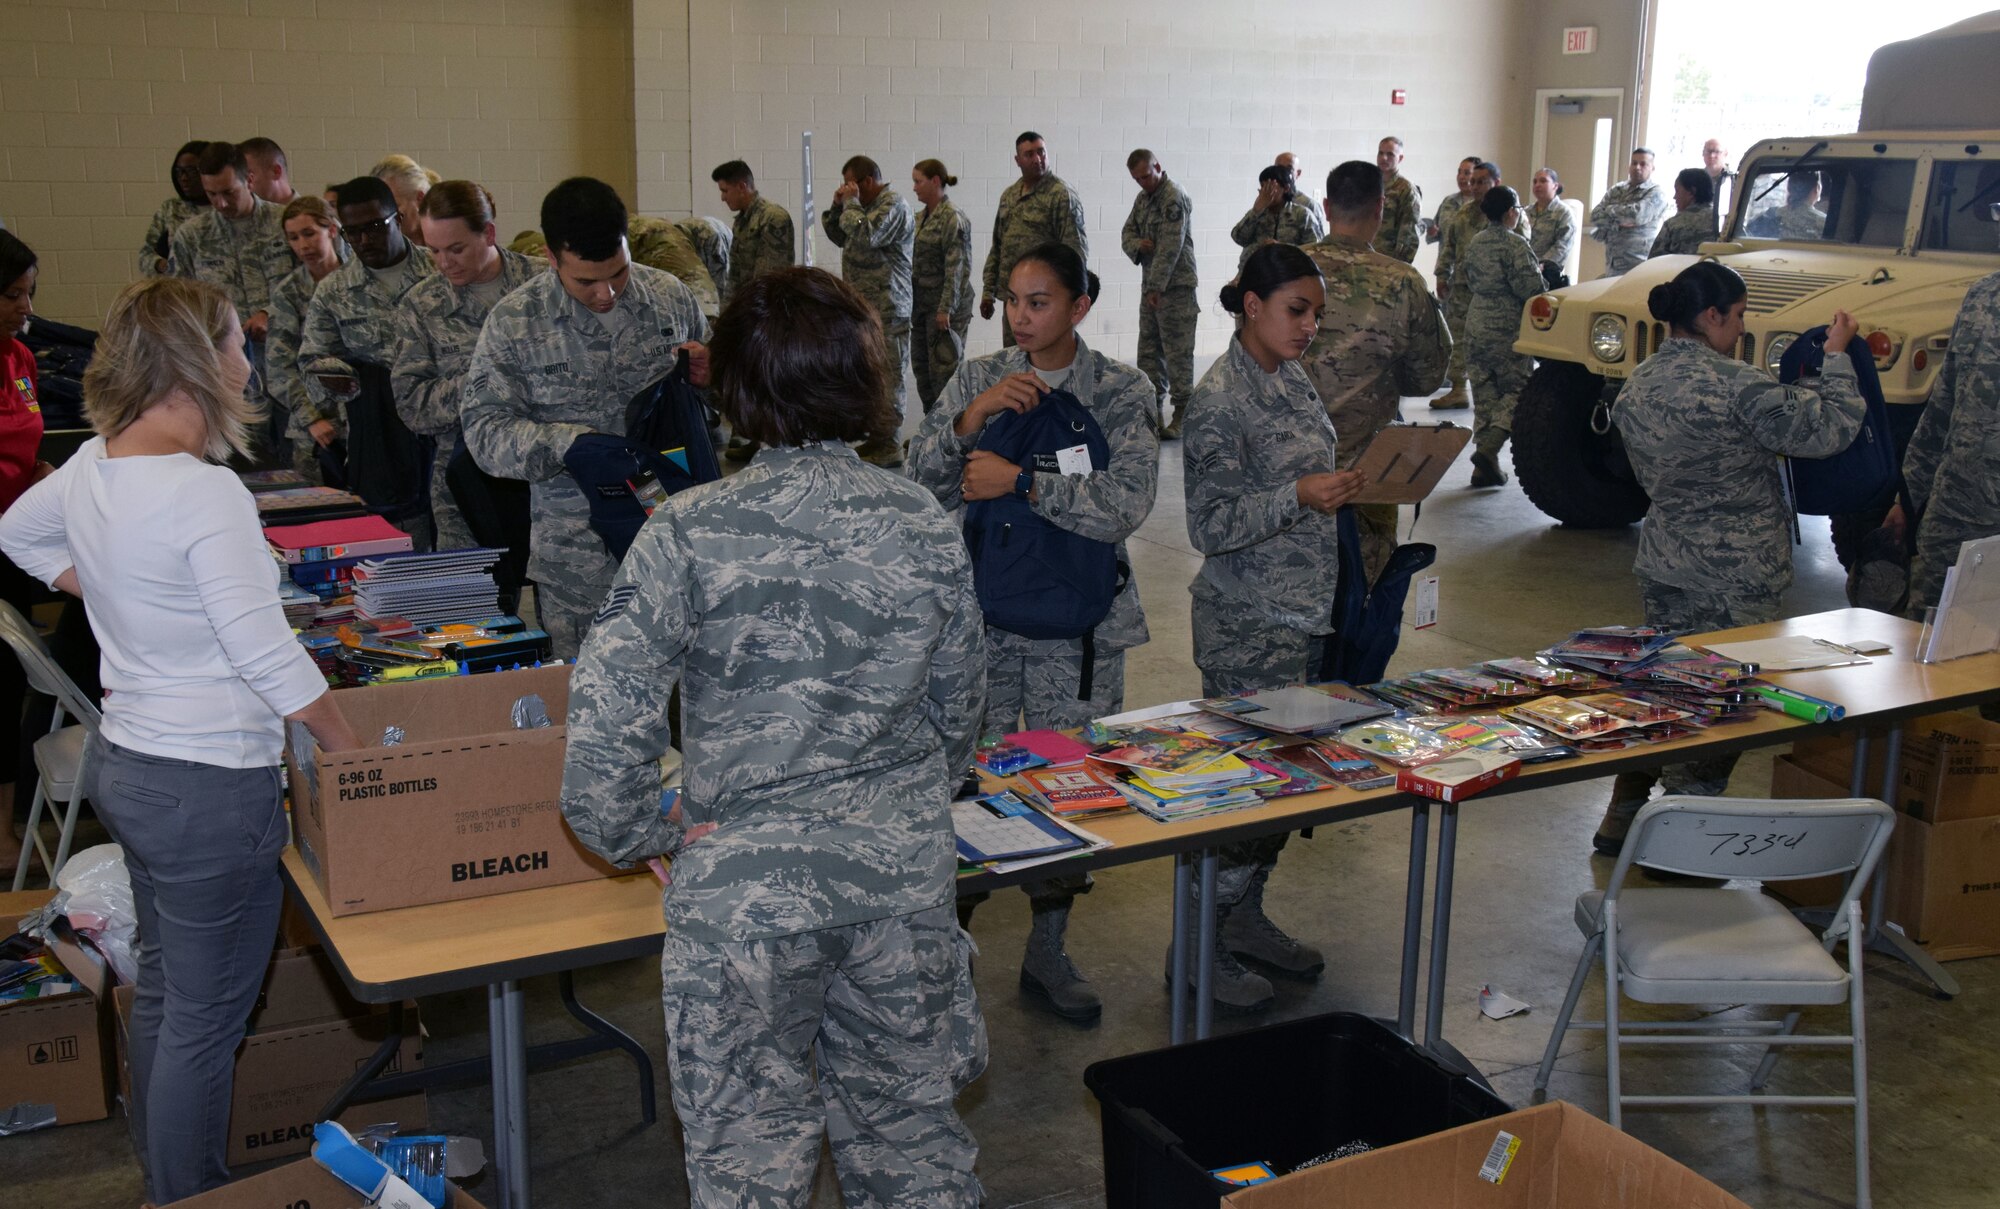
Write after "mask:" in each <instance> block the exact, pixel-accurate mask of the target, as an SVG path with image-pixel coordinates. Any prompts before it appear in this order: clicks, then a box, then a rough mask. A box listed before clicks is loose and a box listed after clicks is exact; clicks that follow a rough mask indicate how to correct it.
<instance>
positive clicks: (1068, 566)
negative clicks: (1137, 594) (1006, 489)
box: [965, 390, 1131, 700]
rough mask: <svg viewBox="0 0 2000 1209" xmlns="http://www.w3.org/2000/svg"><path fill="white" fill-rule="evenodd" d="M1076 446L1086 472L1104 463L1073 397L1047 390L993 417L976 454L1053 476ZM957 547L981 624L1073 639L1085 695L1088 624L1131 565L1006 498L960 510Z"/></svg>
mask: <svg viewBox="0 0 2000 1209" xmlns="http://www.w3.org/2000/svg"><path fill="white" fill-rule="evenodd" d="M1078 445H1081V446H1084V447H1085V448H1086V449H1087V450H1089V452H1090V468H1091V470H1092V471H1093V472H1102V471H1103V470H1104V468H1105V467H1106V466H1107V465H1109V464H1110V462H1111V445H1110V443H1109V442H1107V441H1106V440H1105V439H1104V429H1103V428H1101V427H1100V426H1099V425H1098V423H1097V417H1095V416H1093V415H1091V414H1090V411H1089V409H1088V408H1086V407H1084V405H1083V404H1082V403H1081V402H1079V401H1078V400H1077V397H1076V396H1075V395H1072V394H1070V393H1069V392H1068V391H1066V390H1052V391H1049V392H1048V393H1046V394H1044V395H1043V396H1042V401H1041V403H1040V404H1038V405H1037V406H1035V407H1034V408H1032V409H1030V410H1029V411H1027V412H1025V413H1023V412H1012V411H1003V412H1001V413H1000V414H999V415H997V416H995V417H994V418H993V419H992V420H991V421H989V422H988V423H987V425H986V429H985V431H984V432H982V433H980V436H979V445H978V448H980V449H984V450H988V451H990V452H992V453H994V454H996V455H998V456H1000V457H1002V458H1005V459H1006V460H1008V461H1009V462H1012V463H1014V464H1015V465H1016V466H1019V467H1021V469H1023V470H1034V471H1048V472H1050V473H1055V472H1056V471H1057V459H1056V454H1057V452H1058V451H1060V450H1064V449H1072V448H1075V447H1076V446H1078ZM965 545H966V548H967V549H968V550H969V551H970V552H971V554H972V579H973V583H974V585H975V586H976V587H977V589H978V592H979V609H980V611H981V612H982V613H983V614H985V617H986V624H987V625H989V626H992V627H993V628H995V629H999V630H1005V631H1007V632H1008V633H1010V634H1019V635H1021V636H1022V637H1023V638H1081V639H1082V640H1083V680H1082V684H1081V685H1080V688H1079V691H1078V693H1077V699H1078V700H1086V699H1088V698H1089V696H1090V684H1091V676H1092V665H1093V663H1094V662H1095V659H1096V641H1095V631H1096V629H1097V625H1098V623H1099V622H1101V621H1103V620H1104V618H1105V617H1106V616H1107V615H1108V614H1109V613H1110V612H1111V602H1112V601H1113V600H1114V599H1116V598H1117V596H1118V593H1119V592H1120V591H1121V590H1122V589H1123V588H1124V586H1125V583H1126V581H1127V580H1129V579H1130V578H1131V569H1130V568H1129V567H1126V566H1125V565H1124V564H1122V563H1120V562H1119V561H1118V547H1117V546H1116V545H1114V544H1112V543H1111V542H1101V541H1096V540H1094V539H1091V538H1088V537H1083V536H1081V535H1079V534H1076V533H1071V532H1070V531H1069V530H1067V529H1064V528H1061V527H1059V526H1057V525H1055V524H1052V523H1050V522H1049V521H1048V520H1047V519H1046V518H1045V517H1042V516H1040V515H1039V514H1037V513H1036V512H1035V509H1034V506H1033V505H1032V504H1030V503H1029V502H1028V501H1027V500H1025V499H1022V498H1021V497H1020V496H1018V495H1013V494H1008V495H1004V496H1001V497H1000V498H999V499H992V500H975V501H973V502H971V503H969V504H967V505H966V507H965Z"/></svg>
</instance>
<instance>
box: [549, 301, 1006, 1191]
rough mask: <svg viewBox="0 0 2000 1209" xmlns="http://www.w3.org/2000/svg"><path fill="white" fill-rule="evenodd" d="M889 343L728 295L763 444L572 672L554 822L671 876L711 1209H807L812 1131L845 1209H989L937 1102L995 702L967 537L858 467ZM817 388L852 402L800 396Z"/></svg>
mask: <svg viewBox="0 0 2000 1209" xmlns="http://www.w3.org/2000/svg"><path fill="white" fill-rule="evenodd" d="M875 326H876V320H875V318H874V316H873V314H872V313H871V311H870V309H869V307H868V305H867V304H866V303H864V302H863V301H862V299H861V298H860V297H859V296H858V295H856V294H855V293H854V291H853V290H851V289H849V288H847V287H845V286H843V285H842V284H841V283H840V282H838V281H837V280H835V279H834V278H833V277H832V276H831V275H830V274H828V273H825V272H823V271H821V270H817V269H795V270H786V271H783V272H779V273H775V274H767V275H765V276H763V277H760V278H758V279H756V280H755V281H753V282H751V283H749V284H747V285H746V286H745V287H744V292H743V293H741V294H739V295H738V296H737V298H736V300H735V304H734V305H733V306H732V307H731V308H730V310H729V313H728V314H727V315H726V316H725V317H724V319H723V321H722V323H721V324H719V325H718V327H717V330H716V345H715V361H716V367H717V370H718V381H717V395H718V399H719V401H720V403H721V406H722V409H723V411H724V413H725V414H726V415H728V416H729V419H730V422H731V424H732V425H733V426H736V427H738V428H739V429H741V430H743V431H746V432H748V433H750V434H752V435H753V436H755V437H757V438H758V439H759V440H760V441H762V442H763V443H764V449H763V451H762V452H761V453H759V454H758V455H757V457H756V459H755V460H754V461H753V462H752V463H751V464H750V466H749V467H748V468H746V469H745V470H743V471H742V472H741V473H739V474H737V475H734V476H733V477H730V478H727V479H724V480H722V481H720V482H717V483H711V484H708V485H706V486H703V487H697V488H694V489H692V490H689V491H684V492H681V493H680V494H678V495H676V496H674V497H673V498H671V499H669V500H667V501H666V502H665V503H664V504H663V505H661V507H660V509H659V510H658V511H657V512H656V513H655V514H654V516H653V518H652V520H651V521H650V522H649V523H648V524H647V525H646V527H645V528H644V529H643V530H642V531H641V532H640V534H639V537H638V540H637V541H635V542H634V543H633V544H632V550H631V553H630V554H629V555H628V556H627V557H626V560H625V565H624V567H623V568H622V569H621V570H620V571H619V573H618V577H617V581H616V586H615V587H614V588H613V590H612V592H611V594H610V596H609V598H608V599H607V600H606V601H605V603H604V606H603V608H602V609H601V610H599V612H598V614H597V620H596V625H595V628H594V629H593V630H592V632H591V635H590V638H589V640H588V641H586V642H585V644H584V648H583V654H582V657H581V658H580V659H579V660H578V662H577V667H576V674H575V676H574V678H573V679H572V681H571V686H570V710H569V752H568V757H567V761H566V765H565V768H564V771H563V791H562V808H563V814H564V816H565V817H566V818H567V819H568V820H569V824H570V826H571V828H572V829H573V830H574V831H575V832H576V834H577V837H578V838H579V839H581V840H582V841H583V843H584V844H585V845H587V846H588V847H589V848H591V849H592V850H593V851H595V852H598V853H600V854H601V855H603V856H604V857H605V858H606V859H608V860H611V861H614V862H616V863H618V864H620V865H626V866H632V865H637V864H639V863H641V862H643V861H645V860H647V859H648V858H650V857H653V856H655V855H659V854H669V855H671V856H672V857H673V869H672V881H671V883H670V884H669V885H668V887H667V890H666V893H665V895H664V912H665V917H666V930H667V937H666V941H665V944H664V947H663V952H662V955H661V960H660V973H661V983H662V993H661V999H662V1006H663V1009H664V1014H665V1018H666V1032H667V1043H668V1057H669V1064H670V1070H671V1072H672V1087H673V1096H674V1109H675V1113H676V1115H677V1116H678V1117H679V1118H680V1122H681V1128H682V1131H683V1136H684V1141H685V1147H686V1152H687V1176H688V1186H689V1198H688V1201H689V1204H691V1205H693V1206H696V1207H697V1209H722V1207H724V1206H727V1207H730V1209H738V1207H746V1206H750V1207H757V1209H765V1207H769V1209H789V1207H793V1206H800V1205H803V1204H804V1203H805V1201H806V1199H807V1197H808V1196H809V1194H810V1191H811V1187H812V1182H813V1172H814V1168H815V1166H816V1165H817V1163H818V1160H819V1152H820V1145H821V1139H822V1137H825V1138H826V1139H827V1140H828V1141H830V1142H831V1144H832V1149H833V1157H834V1163H835V1166H836V1167H837V1168H838V1169H839V1173H840V1185H841V1193H842V1197H843V1199H844V1200H845V1202H846V1204H848V1205H850V1206H854V1207H856V1209H889V1207H892V1206H893V1207H896V1209H902V1207H905V1206H916V1205H922V1206H938V1207H941V1209H971V1207H973V1206H976V1205H978V1204H979V1203H980V1202H981V1200H982V1198H983V1193H982V1190H981V1188H980V1186H979V1181H978V1178H977V1177H976V1176H975V1175H974V1174H973V1163H974V1159H975V1158H976V1156H977V1147H976V1145H975V1143H974V1141H973V1138H972V1136H971V1134H970V1133H969V1132H968V1131H967V1130H966V1128H965V1125H964V1123H963V1122H962V1121H961V1120H960V1119H959V1117H958V1114H957V1112H956V1111H955V1109H954V1105H953V1102H954V1099H955V1097H956V1096H957V1094H958V1092H959V1091H960V1090H962V1089H963V1088H964V1087H965V1086H966V1085H968V1084H969V1083H970V1082H971V1081H972V1080H973V1079H974V1078H977V1077H978V1075H979V1074H980V1072H981V1071H982V1070H983V1069H984V1067H985V1063H986V1032H985V1025H984V1022H983V1020H982V1019H981V1017H980V1013H979V1006H978V1002H977V999H976V997H975V995H974V991H973V985H972V976H971V967H970V956H971V942H970V939H969V938H968V937H967V936H966V935H965V934H964V933H963V932H962V931H961V930H960V929H959V928H958V927H957V925H956V922H955V920H954V919H953V916H952V908H951V899H952V895H953V892H954V881H955V873H956V869H957V863H956V859H955V854H954V847H953V839H952V827H951V820H950V815H949V812H948V803H949V802H950V800H951V797H952V793H953V791H954V790H955V789H956V787H957V785H958V782H959V778H960V777H961V776H962V775H963V774H964V770H965V769H966V768H967V767H969V766H970V764H971V760H972V752H973V747H974V744H975V742H976V740H977V736H978V724H979V716H980V710H981V706H982V704H983V702H984V700H985V683H984V668H983V663H982V660H981V658H980V629H981V626H980V618H979V602H978V598H977V596H976V594H975V593H974V591H973V587H972V575H971V568H970V567H969V566H968V565H967V557H966V552H965V544H964V541H963V539H962V538H961V537H960V536H959V533H958V528H957V526H956V525H954V524H953V523H952V522H951V520H950V518H948V517H947V516H945V514H944V513H943V511H942V510H940V509H939V508H938V506H937V503H936V502H935V501H934V500H932V499H931V498H930V496H929V495H928V494H927V493H926V492H925V491H924V490H923V489H922V488H921V487H919V486H917V485H916V484H914V483H911V482H909V481H907V480H905V479H903V478H902V477H901V476H898V475H895V474H891V473H889V472H888V471H885V470H882V469H879V468H877V467H874V466H870V465H867V464H865V463H863V462H862V461H861V460H860V459H859V458H857V457H856V456H855V455H854V453H853V452H852V451H851V450H849V449H848V448H847V446H846V444H845V442H847V441H851V440H855V439H859V438H864V437H869V436H880V435H882V434H883V433H887V432H893V431H894V428H893V424H894V417H893V416H892V415H890V414H889V412H888V407H887V401H888V394H889V392H888V382H887V381H886V378H885V376H884V373H883V369H882V365H881V361H880V358H879V354H875V353H872V352H870V351H869V347H868V346H869V345H871V344H873V343H874V341H875V339H877V337H876V336H875V335H874V334H873V332H872V330H871V329H873V328H874V327H875ZM771 365H776V366H779V367H784V368H781V369H779V370H778V371H776V375H777V376H775V377H770V378H767V377H766V371H765V369H764V367H766V366H771ZM830 382H831V383H838V384H842V385H844V386H846V387H847V388H848V390H849V392H850V397H849V399H848V400H847V403H848V405H847V406H843V407H840V408H837V409H836V408H832V407H824V406H822V407H820V408H818V409H809V408H808V407H801V406H798V405H797V404H795V403H794V402H793V401H794V400H799V399H812V400H819V399H820V398H821V397H822V395H823V394H824V392H825V390H826V384H827V383H830ZM793 441H797V442H798V443H797V444H793V443H791V442H793ZM677 683H680V684H681V685H682V691H683V692H684V693H685V698H684V700H685V706H684V711H683V717H684V718H685V719H686V729H685V732H684V742H685V745H686V762H685V765H684V768H685V781H684V784H683V786H682V790H681V793H680V797H679V802H678V804H677V805H676V806H675V807H674V808H673V810H672V811H671V812H667V813H663V812H662V810H661V793H660V759H661V757H663V756H664V755H666V754H667V751H668V732H667V726H666V721H665V719H666V716H667V709H668V701H669V699H670V697H671V695H672V693H673V691H674V687H675V685H676V684H677Z"/></svg>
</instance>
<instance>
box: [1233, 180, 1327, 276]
mask: <svg viewBox="0 0 2000 1209" xmlns="http://www.w3.org/2000/svg"><path fill="white" fill-rule="evenodd" d="M1325 234H1326V223H1325V222H1324V221H1323V220H1322V219H1321V218H1320V216H1319V213H1318V212H1317V211H1315V210H1314V209H1313V208H1312V207H1311V206H1310V205H1308V204H1307V203H1305V202H1304V201H1302V200H1300V198H1299V195H1298V190H1297V189H1296V188H1294V187H1293V182H1292V172H1291V169H1289V168H1281V167H1279V166H1278V165H1276V164H1273V165H1271V166H1270V167H1269V168H1266V169H1264V170H1263V171H1262V172H1260V173H1258V174H1257V200H1256V202H1255V203H1253V204H1252V205H1251V207H1250V209H1249V212H1248V213H1246V214H1244V215H1243V217H1242V218H1240V219H1238V220H1237V221H1236V225H1235V226H1233V227H1231V228H1230V229H1229V238H1231V239H1233V240H1235V241H1236V242H1237V244H1238V245H1239V246H1241V247H1242V249H1243V251H1242V252H1241V253H1240V254H1238V256H1237V257H1236V267H1237V268H1238V269H1241V268H1242V267H1243V262H1244V261H1246V260H1249V259H1250V254H1251V253H1253V252H1255V251H1256V250H1257V249H1258V248H1261V247H1263V246H1264V245H1265V244H1267V243H1288V244H1291V245H1292V246H1293V247H1298V246H1300V245H1302V244H1309V243H1311V242H1312V241H1313V240H1315V239H1318V238H1319V237H1320V236H1322V235H1325Z"/></svg>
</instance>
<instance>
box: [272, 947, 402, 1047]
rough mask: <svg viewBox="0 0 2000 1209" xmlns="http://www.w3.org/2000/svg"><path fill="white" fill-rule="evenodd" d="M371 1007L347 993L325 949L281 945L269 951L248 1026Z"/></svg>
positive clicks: (307, 1020) (306, 1020)
mask: <svg viewBox="0 0 2000 1209" xmlns="http://www.w3.org/2000/svg"><path fill="white" fill-rule="evenodd" d="M372 1010H374V1009H372V1008H371V1007H370V1006H369V1005H368V1004H365V1003H363V1002H361V1001H360V1000H359V999H356V998H355V997H354V996H352V995H350V994H348V992H347V984H346V983H344V982H342V981H341V980H340V972H339V971H338V970H335V969H334V968H333V962H332V960H330V959H329V958H328V957H327V955H326V950H324V949H321V948H319V947H318V946H312V947H307V948H296V949H294V948H282V949H279V950H277V951H276V952H274V953H272V954H271V965H270V968H269V969H267V970H265V971H264V985H263V986H262V987H260V988H258V991H257V1004H256V1006H255V1007H253V1008H251V1009H250V1021H249V1025H248V1028H249V1030H250V1031H251V1032H253V1033H257V1032H263V1031H265V1030H268V1029H279V1028H289V1027H291V1026H292V1025H296V1024H312V1023H314V1022H315V1021H320V1020H340V1019H344V1018H346V1017H349V1016H361V1015H365V1014H366V1013H368V1012H370V1011H372Z"/></svg>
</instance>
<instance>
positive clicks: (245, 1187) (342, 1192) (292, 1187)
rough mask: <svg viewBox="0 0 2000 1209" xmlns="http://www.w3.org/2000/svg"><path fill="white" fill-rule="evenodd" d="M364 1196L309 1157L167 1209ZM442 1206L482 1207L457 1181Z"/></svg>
mask: <svg viewBox="0 0 2000 1209" xmlns="http://www.w3.org/2000/svg"><path fill="white" fill-rule="evenodd" d="M367 1205H368V1198H366V1197H364V1196H362V1195H361V1194H360V1193H358V1192H356V1191H355V1190H354V1189H352V1188H349V1187H348V1186H347V1185H345V1184H343V1183H341V1182H340V1181H339V1180H337V1179H335V1178H333V1176H331V1175H329V1174H327V1171H326V1169H325V1168H323V1167H321V1166H320V1165H319V1164H317V1163H315V1162H313V1161H312V1160H311V1159H300V1160H299V1161H298V1162H296V1163H287V1164H285V1165H284V1166H283V1167H273V1168H272V1169H271V1170H269V1171H264V1172H259V1173H258V1174H256V1175H253V1176H250V1177H248V1178H246V1179H241V1180H237V1181H236V1182H234V1183H231V1184H224V1185H223V1186H222V1187H220V1188H214V1189H210V1190H209V1191H207V1192H204V1193H202V1194H200V1195H199V1196H191V1197H189V1198H187V1199H186V1200H184V1201H175V1202H174V1203H173V1204H171V1205H169V1206H167V1209H300V1206H308V1207H309V1209H367ZM445 1209H485V1207H484V1206H483V1205H481V1204H480V1203H479V1202H478V1201H475V1200H473V1199H472V1198H471V1197H469V1196H467V1195H466V1194H465V1192H464V1190H463V1189H461V1188H459V1187H458V1186H457V1185H453V1186H452V1188H451V1194H450V1196H449V1197H448V1198H447V1199H446V1201H445Z"/></svg>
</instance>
